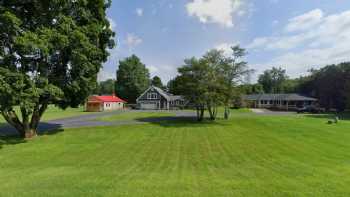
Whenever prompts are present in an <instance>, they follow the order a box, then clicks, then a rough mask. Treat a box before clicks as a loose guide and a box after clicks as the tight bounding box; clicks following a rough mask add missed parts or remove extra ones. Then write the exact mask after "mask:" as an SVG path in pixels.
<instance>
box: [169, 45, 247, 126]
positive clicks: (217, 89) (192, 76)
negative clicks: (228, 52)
mask: <svg viewBox="0 0 350 197" xmlns="http://www.w3.org/2000/svg"><path fill="white" fill-rule="evenodd" d="M232 50H233V57H226V56H225V55H224V52H223V51H220V50H216V49H214V50H210V51H209V52H207V53H206V54H205V55H204V56H203V57H202V58H200V59H196V58H192V59H187V60H185V65H184V66H183V67H181V68H179V70H178V71H179V73H180V75H179V76H178V77H177V78H175V80H174V81H172V82H171V83H172V86H173V87H180V88H179V90H178V91H179V92H181V93H183V95H185V96H186V97H187V99H188V100H189V101H190V102H191V103H194V104H195V106H196V109H197V117H198V120H202V119H203V111H204V109H205V108H207V109H208V112H209V115H210V119H211V120H215V119H216V117H217V113H218V107H219V106H220V105H225V109H226V110H225V118H228V117H229V109H228V108H229V105H231V104H232V102H233V100H234V97H235V96H240V94H239V93H238V89H237V88H236V86H237V83H238V82H239V81H240V80H241V79H242V78H243V76H244V75H246V74H248V73H250V70H248V69H247V63H246V62H243V61H239V59H240V58H241V57H242V56H244V54H245V53H244V50H243V49H241V48H239V47H238V46H237V47H233V48H232ZM179 84H181V85H180V86H179Z"/></svg>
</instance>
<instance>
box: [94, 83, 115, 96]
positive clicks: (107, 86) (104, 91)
mask: <svg viewBox="0 0 350 197" xmlns="http://www.w3.org/2000/svg"><path fill="white" fill-rule="evenodd" d="M114 91H115V80H113V79H108V80H106V81H101V82H100V83H99V84H98V89H97V92H96V93H97V94H99V95H108V94H109V95H110V94H113V93H114Z"/></svg>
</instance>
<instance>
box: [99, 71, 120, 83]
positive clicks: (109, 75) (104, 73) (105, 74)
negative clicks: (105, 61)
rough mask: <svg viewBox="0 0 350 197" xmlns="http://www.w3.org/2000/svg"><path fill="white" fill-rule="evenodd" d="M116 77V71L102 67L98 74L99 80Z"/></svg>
mask: <svg viewBox="0 0 350 197" xmlns="http://www.w3.org/2000/svg"><path fill="white" fill-rule="evenodd" d="M115 77H116V73H114V72H109V71H107V70H104V69H102V70H100V72H99V73H98V75H97V81H106V80H107V79H115Z"/></svg>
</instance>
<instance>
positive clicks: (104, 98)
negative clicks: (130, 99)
mask: <svg viewBox="0 0 350 197" xmlns="http://www.w3.org/2000/svg"><path fill="white" fill-rule="evenodd" d="M90 100H91V101H93V100H95V101H96V100H97V101H100V102H116V103H126V101H124V100H123V99H121V98H119V97H117V96H115V95H112V96H110V95H105V96H93V97H91V98H89V101H90Z"/></svg>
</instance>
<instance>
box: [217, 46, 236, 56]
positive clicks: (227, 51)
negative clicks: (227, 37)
mask: <svg viewBox="0 0 350 197" xmlns="http://www.w3.org/2000/svg"><path fill="white" fill-rule="evenodd" d="M235 45H237V43H222V44H219V45H217V46H216V47H215V49H217V50H221V51H223V52H224V55H225V56H231V55H232V47H233V46H235Z"/></svg>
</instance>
